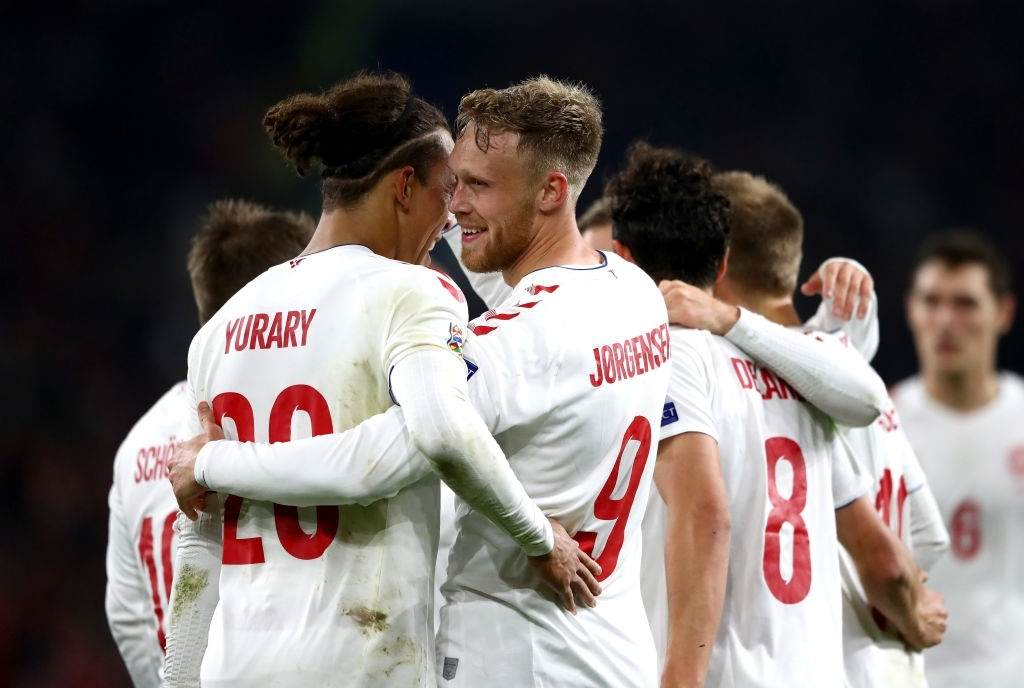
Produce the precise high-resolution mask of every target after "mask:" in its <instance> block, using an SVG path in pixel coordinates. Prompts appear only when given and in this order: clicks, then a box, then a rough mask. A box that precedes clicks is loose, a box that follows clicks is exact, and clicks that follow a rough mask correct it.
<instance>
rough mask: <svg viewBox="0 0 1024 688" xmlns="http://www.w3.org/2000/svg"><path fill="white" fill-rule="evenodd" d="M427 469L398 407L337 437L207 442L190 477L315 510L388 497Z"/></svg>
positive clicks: (232, 491) (249, 496)
mask: <svg viewBox="0 0 1024 688" xmlns="http://www.w3.org/2000/svg"><path fill="white" fill-rule="evenodd" d="M312 459H315V460H312ZM431 470H432V469H431V465H430V464H429V463H428V462H427V460H426V459H425V458H424V457H423V455H422V454H420V452H419V451H418V450H417V448H416V445H415V444H414V443H413V442H412V440H411V438H410V437H409V433H408V432H407V431H406V428H405V417H404V414H403V412H402V409H400V408H398V407H392V408H390V409H388V410H387V411H386V412H385V413H381V414H378V415H376V416H373V417H372V418H369V419H367V420H365V421H363V422H362V423H360V424H359V425H357V426H356V427H354V428H352V429H350V430H347V431H345V432H341V433H333V434H329V435H320V436H318V437H311V438H308V439H301V440H293V441H291V442H279V443H276V444H261V443H256V442H245V443H242V442H233V441H229V440H222V441H218V442H210V443H208V444H207V445H206V446H205V447H203V449H202V451H200V452H199V455H198V456H197V457H196V465H195V477H196V481H197V482H199V484H200V485H203V486H206V487H208V488H209V489H211V490H214V491H216V492H222V493H229V494H234V495H238V496H240V497H244V498H247V499H254V500H258V501H264V502H275V503H277V504H285V505H288V506H318V505H325V504H352V503H358V504H370V503H372V502H375V501H377V500H378V499H384V498H387V497H392V496H394V495H395V494H396V493H397V492H398V491H399V490H401V489H402V488H404V487H406V486H407V485H410V484H411V483H414V482H416V481H417V480H420V479H421V478H423V477H424V476H426V475H430V473H431Z"/></svg>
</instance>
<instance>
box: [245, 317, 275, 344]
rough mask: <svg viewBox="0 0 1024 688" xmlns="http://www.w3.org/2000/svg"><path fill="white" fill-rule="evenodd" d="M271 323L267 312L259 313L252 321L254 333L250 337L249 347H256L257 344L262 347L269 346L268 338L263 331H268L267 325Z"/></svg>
mask: <svg viewBox="0 0 1024 688" xmlns="http://www.w3.org/2000/svg"><path fill="white" fill-rule="evenodd" d="M269 324H270V316H269V315H267V314H266V313H257V314H256V317H255V319H254V320H253V322H252V335H251V336H250V337H249V348H250V349H255V348H256V347H257V346H259V348H261V349H266V348H267V340H266V339H264V337H263V333H264V332H266V331H267V325H269Z"/></svg>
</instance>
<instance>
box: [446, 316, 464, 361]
mask: <svg viewBox="0 0 1024 688" xmlns="http://www.w3.org/2000/svg"><path fill="white" fill-rule="evenodd" d="M465 343H466V334H465V333H464V332H463V331H462V328H461V327H459V326H458V325H456V324H455V323H452V324H451V325H450V326H449V327H448V348H449V349H451V350H452V351H453V352H455V353H456V354H458V355H459V356H462V347H463V345H464V344H465Z"/></svg>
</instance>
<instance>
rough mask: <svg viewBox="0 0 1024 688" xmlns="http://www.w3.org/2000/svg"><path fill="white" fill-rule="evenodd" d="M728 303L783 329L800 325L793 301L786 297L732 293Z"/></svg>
mask: <svg viewBox="0 0 1024 688" xmlns="http://www.w3.org/2000/svg"><path fill="white" fill-rule="evenodd" d="M728 301H729V303H732V304H733V305H736V306H742V307H743V308H746V309H747V310H748V311H751V312H753V313H757V314H758V315H760V316H763V317H765V318H767V319H768V320H771V321H772V322H773V323H776V324H778V325H782V326H784V327H795V326H797V325H800V316H799V315H798V314H797V312H796V308H794V307H793V299H792V298H790V297H788V296H764V295H762V294H746V293H743V292H739V291H734V292H733V293H732V295H731V298H729V299H728Z"/></svg>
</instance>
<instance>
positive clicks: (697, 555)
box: [665, 507, 729, 686]
mask: <svg viewBox="0 0 1024 688" xmlns="http://www.w3.org/2000/svg"><path fill="white" fill-rule="evenodd" d="M667 532H668V536H667V538H666V543H665V577H666V581H665V582H666V589H667V592H668V618H669V625H668V642H667V648H666V657H665V662H666V665H667V666H671V667H672V669H671V672H672V675H673V677H674V679H676V680H682V681H683V682H684V685H693V686H702V685H704V678H705V676H706V674H707V669H708V662H709V661H710V659H711V648H712V647H713V646H714V643H715V634H716V633H717V631H718V624H719V621H720V620H721V617H722V604H723V602H724V599H725V584H726V574H727V570H728V566H729V522H728V515H727V514H726V517H725V519H724V520H723V519H721V518H718V519H716V518H714V516H711V517H709V515H708V513H707V512H703V513H699V512H697V511H696V510H689V511H686V510H681V509H673V508H671V507H670V508H669V509H668V519H667Z"/></svg>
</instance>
